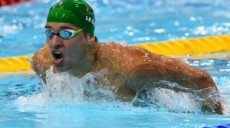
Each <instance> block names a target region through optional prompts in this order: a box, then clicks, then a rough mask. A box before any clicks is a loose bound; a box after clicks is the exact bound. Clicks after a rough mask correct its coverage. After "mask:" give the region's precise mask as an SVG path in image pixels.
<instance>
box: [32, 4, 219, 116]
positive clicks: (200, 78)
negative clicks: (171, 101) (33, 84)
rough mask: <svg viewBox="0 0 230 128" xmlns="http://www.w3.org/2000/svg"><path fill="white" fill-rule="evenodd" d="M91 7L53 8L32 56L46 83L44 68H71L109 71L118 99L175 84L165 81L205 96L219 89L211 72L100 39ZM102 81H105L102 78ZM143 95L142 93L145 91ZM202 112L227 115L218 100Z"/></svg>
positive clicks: (70, 70) (207, 102) (205, 103)
mask: <svg viewBox="0 0 230 128" xmlns="http://www.w3.org/2000/svg"><path fill="white" fill-rule="evenodd" d="M94 22H95V17H94V13H93V9H92V8H91V7H90V6H89V5H88V4H87V3H86V2H84V1H83V0H61V1H60V2H58V3H56V4H55V5H53V6H52V7H51V9H50V10H49V14H48V17H47V23H46V25H45V29H46V30H45V34H46V37H47V38H46V44H45V45H44V46H43V47H42V48H41V49H40V50H38V51H37V52H36V53H35V55H34V56H33V61H32V67H33V69H34V71H35V72H36V73H37V74H38V75H39V76H40V77H41V78H42V79H43V80H44V81H46V70H48V69H50V67H51V66H52V67H53V72H54V73H60V72H68V73H69V74H71V75H73V76H76V77H82V76H84V75H85V74H87V73H89V72H98V71H101V70H103V69H107V70H108V74H107V76H106V77H107V80H108V81H109V85H108V86H109V88H110V89H111V90H112V91H113V92H114V93H116V94H117V95H118V96H119V97H123V98H126V99H129V100H131V99H132V98H133V97H134V96H135V95H136V93H137V92H140V91H141V90H143V88H159V87H162V88H170V89H173V90H175V91H184V90H183V89H182V90H181V89H180V88H176V87H175V88H172V87H170V86H168V85H167V84H163V83H162V81H168V82H172V83H177V84H178V85H179V86H181V87H183V88H187V89H193V90H202V89H206V88H212V91H207V92H205V94H201V97H205V98H206V97H207V99H208V96H209V93H211V92H213V91H214V92H216V93H218V89H217V87H216V85H215V83H214V81H213V79H212V78H211V76H210V75H209V74H208V73H206V72H205V71H202V70H200V69H197V68H195V67H192V66H189V65H188V64H186V63H184V62H183V61H182V60H179V59H176V58H171V57H167V56H162V55H158V54H154V53H150V52H148V51H146V50H144V49H140V48H137V47H135V46H129V45H124V44H120V43H115V42H107V43H99V42H98V41H97V38H96V36H95V35H94V29H95V27H94ZM98 82H101V83H102V84H103V81H100V80H98ZM143 93H144V92H143ZM201 109H202V111H204V112H208V113H218V114H223V108H222V105H221V102H220V101H216V100H213V99H208V100H205V101H203V102H202V108H201Z"/></svg>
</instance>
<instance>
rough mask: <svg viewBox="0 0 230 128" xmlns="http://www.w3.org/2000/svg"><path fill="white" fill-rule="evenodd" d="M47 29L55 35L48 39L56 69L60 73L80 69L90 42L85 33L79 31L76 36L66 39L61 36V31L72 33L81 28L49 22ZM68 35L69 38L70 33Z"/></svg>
mask: <svg viewBox="0 0 230 128" xmlns="http://www.w3.org/2000/svg"><path fill="white" fill-rule="evenodd" d="M45 28H46V29H48V30H52V32H53V33H55V35H53V36H51V37H46V42H47V46H48V49H49V51H50V54H51V56H52V60H53V65H54V67H55V68H56V69H57V70H58V71H59V72H64V71H71V70H74V69H75V68H77V67H79V66H80V65H81V63H82V60H83V58H85V54H86V48H85V47H86V46H85V44H87V42H88V40H87V37H86V34H85V33H84V32H83V31H79V32H78V34H76V35H75V36H73V37H71V38H69V39H64V38H62V37H61V35H60V31H61V30H70V31H69V32H72V31H76V30H79V29H80V28H78V27H76V26H73V25H71V24H67V23H56V22H48V23H47V24H46V26H45ZM66 34H67V37H68V34H69V33H68V32H67V33H66ZM63 35H65V34H63Z"/></svg>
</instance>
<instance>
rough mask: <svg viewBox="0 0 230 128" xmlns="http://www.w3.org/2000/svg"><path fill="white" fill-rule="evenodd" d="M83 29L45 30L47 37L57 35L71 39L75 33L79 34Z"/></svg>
mask: <svg viewBox="0 0 230 128" xmlns="http://www.w3.org/2000/svg"><path fill="white" fill-rule="evenodd" d="M81 31H82V29H79V30H73V29H62V30H60V31H59V32H58V33H54V32H53V30H51V29H46V30H45V35H46V37H47V38H49V39H51V38H53V36H54V35H57V36H59V37H61V38H62V39H70V38H72V37H74V36H75V35H77V34H79V33H80V32H81Z"/></svg>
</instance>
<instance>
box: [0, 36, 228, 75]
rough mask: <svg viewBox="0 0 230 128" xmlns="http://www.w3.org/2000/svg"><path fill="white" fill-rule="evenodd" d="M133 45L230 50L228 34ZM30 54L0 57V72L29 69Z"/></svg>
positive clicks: (177, 52) (171, 51)
mask: <svg viewBox="0 0 230 128" xmlns="http://www.w3.org/2000/svg"><path fill="white" fill-rule="evenodd" d="M135 45H136V46H137V47H140V48H144V49H146V50H148V51H151V52H154V53H157V54H162V55H170V56H185V55H188V54H191V55H196V54H207V53H217V52H225V51H230V34H226V35H217V36H206V37H198V38H189V39H178V40H169V41H162V42H147V43H138V44H135ZM32 56H33V54H28V55H22V56H15V57H5V58H0V73H5V72H20V71H29V70H31V64H30V61H28V58H31V57H32Z"/></svg>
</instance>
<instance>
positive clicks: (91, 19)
mask: <svg viewBox="0 0 230 128" xmlns="http://www.w3.org/2000/svg"><path fill="white" fill-rule="evenodd" d="M85 19H86V20H87V21H89V22H90V23H92V24H93V25H95V20H94V19H93V18H91V17H90V16H86V17H85Z"/></svg>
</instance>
